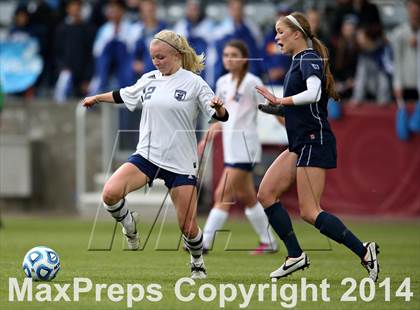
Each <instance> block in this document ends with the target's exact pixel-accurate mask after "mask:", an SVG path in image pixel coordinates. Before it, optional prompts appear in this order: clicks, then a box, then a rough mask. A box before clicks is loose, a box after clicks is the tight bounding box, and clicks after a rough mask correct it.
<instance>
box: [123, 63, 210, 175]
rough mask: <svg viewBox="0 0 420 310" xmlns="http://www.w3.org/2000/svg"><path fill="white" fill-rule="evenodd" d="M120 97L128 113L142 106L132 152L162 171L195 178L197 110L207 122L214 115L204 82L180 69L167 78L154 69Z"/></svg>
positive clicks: (126, 89)
mask: <svg viewBox="0 0 420 310" xmlns="http://www.w3.org/2000/svg"><path fill="white" fill-rule="evenodd" d="M120 96H121V98H122V99H123V101H124V103H125V105H126V106H127V108H128V109H129V110H130V111H133V110H134V109H135V108H136V107H137V106H138V105H139V104H143V110H142V115H141V121H140V133H139V143H138V144H137V150H136V152H135V153H137V154H140V155H141V156H143V157H144V158H146V159H148V160H149V161H151V162H152V163H154V164H155V165H157V166H159V167H161V168H163V169H166V170H169V171H172V172H175V173H179V174H191V175H195V174H196V168H198V158H197V139H196V136H195V129H196V123H197V116H198V114H199V109H201V111H202V112H203V113H204V115H205V116H206V117H208V119H209V120H210V119H211V117H212V115H213V114H214V113H215V112H216V111H215V110H214V109H213V108H211V107H210V105H209V104H210V100H211V98H213V97H214V93H213V91H212V90H211V88H210V87H209V86H208V85H207V83H206V82H205V81H204V80H203V79H202V78H201V77H200V76H199V75H197V74H194V73H192V72H190V71H187V70H185V69H182V68H181V69H179V70H178V71H177V72H176V73H174V74H172V75H170V76H163V75H162V74H161V73H160V72H159V71H158V70H155V71H151V72H149V73H146V74H144V75H143V76H142V77H141V78H140V79H139V80H138V81H137V83H136V84H134V85H133V86H129V87H126V88H122V89H120Z"/></svg>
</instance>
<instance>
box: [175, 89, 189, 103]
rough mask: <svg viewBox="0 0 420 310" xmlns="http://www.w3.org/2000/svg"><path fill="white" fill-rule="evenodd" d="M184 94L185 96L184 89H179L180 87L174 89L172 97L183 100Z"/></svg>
mask: <svg viewBox="0 0 420 310" xmlns="http://www.w3.org/2000/svg"><path fill="white" fill-rule="evenodd" d="M186 96H187V92H186V91H185V90H181V89H177V90H175V94H174V97H175V99H176V100H178V101H184V100H185V97H186Z"/></svg>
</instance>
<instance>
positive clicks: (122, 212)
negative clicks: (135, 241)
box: [104, 198, 136, 234]
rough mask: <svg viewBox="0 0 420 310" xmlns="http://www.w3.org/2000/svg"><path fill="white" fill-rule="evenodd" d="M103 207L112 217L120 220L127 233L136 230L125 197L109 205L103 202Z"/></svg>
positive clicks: (132, 232)
mask: <svg viewBox="0 0 420 310" xmlns="http://www.w3.org/2000/svg"><path fill="white" fill-rule="evenodd" d="M104 207H105V209H106V210H107V211H108V212H109V213H111V215H112V217H113V218H114V219H116V220H117V222H120V223H121V225H122V226H123V227H124V228H125V230H126V231H127V233H129V234H134V233H135V232H136V226H135V223H134V220H133V217H132V216H131V212H130V210H129V209H128V207H127V203H126V201H125V199H124V198H123V199H121V200H120V201H118V202H117V203H116V204H115V205H112V206H109V205H107V204H106V203H105V202H104Z"/></svg>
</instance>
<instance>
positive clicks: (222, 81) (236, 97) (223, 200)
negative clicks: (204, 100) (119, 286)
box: [200, 40, 277, 254]
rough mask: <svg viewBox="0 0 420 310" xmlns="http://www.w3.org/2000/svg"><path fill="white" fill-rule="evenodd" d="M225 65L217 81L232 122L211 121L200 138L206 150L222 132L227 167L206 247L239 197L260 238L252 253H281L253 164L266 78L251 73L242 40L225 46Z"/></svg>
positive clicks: (258, 151)
mask: <svg viewBox="0 0 420 310" xmlns="http://www.w3.org/2000/svg"><path fill="white" fill-rule="evenodd" d="M223 65H224V67H225V69H226V70H227V71H228V73H227V74H225V75H223V76H222V77H220V78H219V79H218V80H217V83H216V95H217V96H219V97H220V98H221V99H222V100H223V102H224V103H225V106H226V108H227V109H228V110H229V112H230V114H229V115H230V116H229V120H228V121H227V122H224V123H214V124H212V125H211V126H210V128H209V130H208V132H207V135H206V137H205V138H204V139H203V140H202V142H200V145H201V148H203V145H205V143H206V142H207V141H208V140H209V139H211V138H213V136H214V134H215V133H216V132H218V131H222V137H223V155H224V166H225V167H224V169H223V173H222V177H221V178H220V181H219V184H218V186H217V188H216V190H215V193H214V200H215V204H214V206H213V209H212V210H211V211H210V214H209V216H208V218H207V221H206V225H205V226H204V237H203V242H204V249H208V248H211V247H212V244H213V241H214V236H215V233H216V232H217V231H218V230H220V229H221V228H222V227H223V225H224V223H225V222H226V220H227V218H228V215H229V209H230V206H231V205H232V203H233V202H235V201H239V202H240V203H241V204H242V205H243V206H244V207H245V215H246V217H247V218H248V220H249V221H250V223H251V225H252V227H253V228H254V230H255V232H256V233H257V234H258V236H259V239H260V240H259V241H260V244H259V245H258V247H257V248H256V249H255V250H254V251H252V252H251V254H263V253H273V252H276V251H277V243H276V241H275V239H274V236H273V235H272V233H271V231H270V230H269V225H268V221H267V217H266V216H265V213H264V209H263V207H262V206H261V205H260V204H259V203H258V201H257V193H256V191H255V185H254V181H253V176H252V170H253V167H254V164H255V163H257V162H259V161H260V159H261V143H260V141H259V138H258V133H257V112H258V110H257V106H258V103H260V102H262V101H263V98H262V97H261V96H260V95H258V94H257V93H256V92H255V86H258V85H259V86H261V85H262V81H261V80H260V78H258V77H257V76H255V75H253V74H252V73H250V72H248V66H249V60H248V49H247V47H246V45H245V43H244V42H243V41H241V40H232V41H230V42H228V43H227V44H226V45H225V47H224V49H223Z"/></svg>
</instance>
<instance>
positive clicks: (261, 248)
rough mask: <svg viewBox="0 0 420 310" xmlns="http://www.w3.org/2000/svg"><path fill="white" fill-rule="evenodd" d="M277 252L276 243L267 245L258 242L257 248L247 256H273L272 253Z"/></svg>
mask: <svg viewBox="0 0 420 310" xmlns="http://www.w3.org/2000/svg"><path fill="white" fill-rule="evenodd" d="M277 251H278V249H277V244H276V243H273V244H269V243H264V242H260V244H259V245H258V247H257V248H256V249H255V250H253V251H251V252H250V253H249V254H251V255H261V254H273V253H276V252H277Z"/></svg>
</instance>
